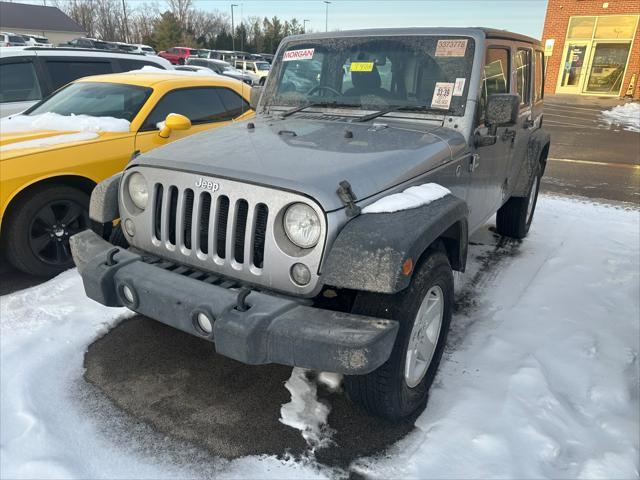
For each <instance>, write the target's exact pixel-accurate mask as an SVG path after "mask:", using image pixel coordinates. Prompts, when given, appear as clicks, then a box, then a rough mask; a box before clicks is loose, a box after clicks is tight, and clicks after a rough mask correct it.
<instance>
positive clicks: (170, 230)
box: [153, 183, 269, 268]
mask: <svg viewBox="0 0 640 480" xmlns="http://www.w3.org/2000/svg"><path fill="white" fill-rule="evenodd" d="M153 191H154V198H153V208H154V215H153V221H154V225H153V232H154V236H155V240H157V241H158V242H159V243H160V244H161V245H165V246H166V248H167V250H174V249H176V248H177V249H178V250H180V251H185V250H186V251H188V252H190V251H191V250H194V249H195V250H196V252H197V253H198V256H199V257H200V258H202V256H203V255H204V256H209V252H214V256H212V259H215V260H217V261H233V262H235V263H236V264H238V265H250V266H253V267H256V268H262V265H263V261H264V246H265V242H264V240H265V232H266V226H267V220H268V211H269V210H268V208H267V206H266V205H265V204H263V203H257V204H252V205H249V202H248V201H247V200H246V199H244V198H229V196H227V195H216V194H215V193H214V194H212V193H210V192H199V193H197V194H196V193H195V192H194V191H193V189H191V188H186V189H183V190H181V189H179V188H178V186H176V185H163V184H161V183H156V184H155V186H154V189H153ZM165 191H167V192H168V195H164V192H165Z"/></svg>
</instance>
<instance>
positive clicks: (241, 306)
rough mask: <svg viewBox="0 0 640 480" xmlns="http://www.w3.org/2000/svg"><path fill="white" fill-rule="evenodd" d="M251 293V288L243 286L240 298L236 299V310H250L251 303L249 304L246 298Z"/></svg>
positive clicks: (239, 294) (239, 293)
mask: <svg viewBox="0 0 640 480" xmlns="http://www.w3.org/2000/svg"><path fill="white" fill-rule="evenodd" d="M250 293H251V289H250V288H247V287H242V288H241V289H240V291H239V292H238V298H237V299H236V310H238V311H239V312H246V311H247V310H249V307H250V305H247V303H246V302H245V300H246V299H247V296H248V295H249V294H250Z"/></svg>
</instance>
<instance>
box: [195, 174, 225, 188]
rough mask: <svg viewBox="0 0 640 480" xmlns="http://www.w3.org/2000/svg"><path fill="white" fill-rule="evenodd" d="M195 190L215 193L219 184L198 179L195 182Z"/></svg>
mask: <svg viewBox="0 0 640 480" xmlns="http://www.w3.org/2000/svg"><path fill="white" fill-rule="evenodd" d="M196 188H201V189H203V190H211V191H212V192H217V191H218V189H219V188H220V184H219V183H217V182H214V181H212V180H207V179H206V178H202V177H200V178H198V180H196Z"/></svg>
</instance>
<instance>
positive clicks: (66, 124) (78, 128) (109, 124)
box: [0, 112, 131, 134]
mask: <svg viewBox="0 0 640 480" xmlns="http://www.w3.org/2000/svg"><path fill="white" fill-rule="evenodd" d="M130 127H131V123H130V122H129V121H127V120H124V119H122V118H114V117H93V116H91V115H73V114H71V115H59V114H57V113H52V112H48V113H41V114H38V115H14V116H12V117H8V118H2V119H0V132H1V133H2V134H5V133H13V132H29V131H36V130H54V131H60V132H93V133H97V132H128V131H129V128H130Z"/></svg>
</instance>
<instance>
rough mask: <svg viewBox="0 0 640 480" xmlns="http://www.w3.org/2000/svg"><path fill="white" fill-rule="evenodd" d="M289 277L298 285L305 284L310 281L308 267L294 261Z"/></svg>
mask: <svg viewBox="0 0 640 480" xmlns="http://www.w3.org/2000/svg"><path fill="white" fill-rule="evenodd" d="M291 278H292V279H293V281H294V282H296V283H297V284H298V285H306V284H307V283H309V282H310V281H311V272H310V271H309V267H307V266H306V265H305V264H303V263H294V264H293V266H292V267H291Z"/></svg>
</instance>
